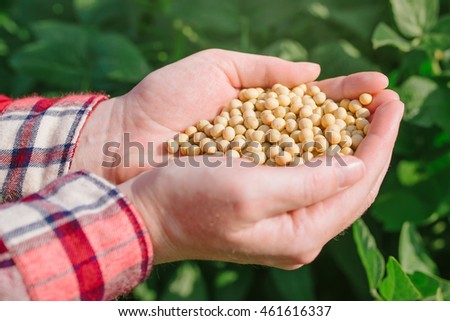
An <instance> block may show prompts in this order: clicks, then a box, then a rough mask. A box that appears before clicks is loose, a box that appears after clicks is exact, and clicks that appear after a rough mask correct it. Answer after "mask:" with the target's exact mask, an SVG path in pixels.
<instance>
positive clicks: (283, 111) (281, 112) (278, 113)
mask: <svg viewBox="0 0 450 321" xmlns="http://www.w3.org/2000/svg"><path fill="white" fill-rule="evenodd" d="M273 115H274V116H275V117H277V118H283V117H284V116H285V115H286V109H285V108H284V107H277V108H275V109H274V110H273Z"/></svg>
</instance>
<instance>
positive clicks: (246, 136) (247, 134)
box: [244, 128, 255, 140]
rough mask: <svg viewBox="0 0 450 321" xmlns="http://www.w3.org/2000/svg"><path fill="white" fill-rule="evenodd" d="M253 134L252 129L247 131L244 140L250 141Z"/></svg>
mask: <svg viewBox="0 0 450 321" xmlns="http://www.w3.org/2000/svg"><path fill="white" fill-rule="evenodd" d="M254 132H255V130H254V129H252V128H250V129H247V131H246V132H245V135H244V136H245V139H247V140H251V139H252V134H253V133H254Z"/></svg>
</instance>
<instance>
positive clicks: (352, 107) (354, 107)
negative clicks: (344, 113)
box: [348, 99, 362, 113]
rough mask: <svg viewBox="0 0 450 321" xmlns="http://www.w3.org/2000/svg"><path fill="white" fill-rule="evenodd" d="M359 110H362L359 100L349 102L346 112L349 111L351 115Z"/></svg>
mask: <svg viewBox="0 0 450 321" xmlns="http://www.w3.org/2000/svg"><path fill="white" fill-rule="evenodd" d="M361 108H362V105H361V103H360V102H359V100H356V99H354V100H352V101H350V103H349V104H348V110H350V111H351V112H352V113H356V111H357V110H358V109H361Z"/></svg>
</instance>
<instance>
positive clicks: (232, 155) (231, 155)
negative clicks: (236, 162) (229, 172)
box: [225, 149, 241, 158]
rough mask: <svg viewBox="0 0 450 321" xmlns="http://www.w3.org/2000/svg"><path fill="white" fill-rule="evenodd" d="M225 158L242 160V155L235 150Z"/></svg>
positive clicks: (230, 151)
mask: <svg viewBox="0 0 450 321" xmlns="http://www.w3.org/2000/svg"><path fill="white" fill-rule="evenodd" d="M225 156H226V157H228V158H240V157H241V154H239V152H238V151H237V150H235V149H230V150H228V151H227V152H226V153H225Z"/></svg>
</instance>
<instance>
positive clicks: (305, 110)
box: [299, 105, 313, 118]
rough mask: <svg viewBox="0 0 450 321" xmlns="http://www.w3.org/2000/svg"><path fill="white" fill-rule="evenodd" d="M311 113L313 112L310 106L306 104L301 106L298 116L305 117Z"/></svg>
mask: <svg viewBox="0 0 450 321" xmlns="http://www.w3.org/2000/svg"><path fill="white" fill-rule="evenodd" d="M312 113H313V111H312V108H311V106H309V105H306V106H303V107H302V109H300V113H299V115H300V117H302V118H306V117H309V116H311V115H312Z"/></svg>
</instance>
